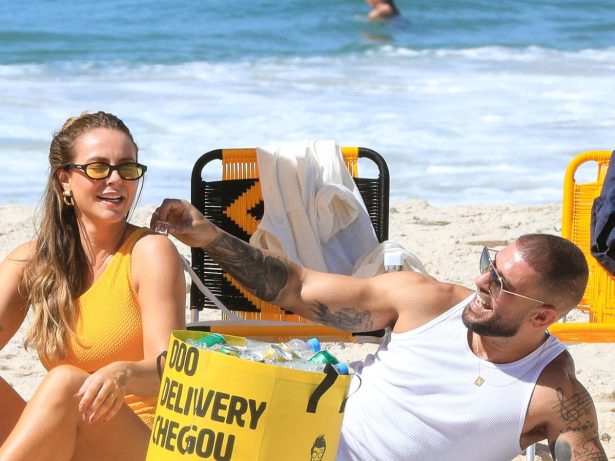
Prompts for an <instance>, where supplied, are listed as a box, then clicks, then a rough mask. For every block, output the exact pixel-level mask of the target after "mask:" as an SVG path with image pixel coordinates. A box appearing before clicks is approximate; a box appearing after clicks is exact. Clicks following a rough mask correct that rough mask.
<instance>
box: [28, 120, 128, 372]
mask: <svg viewBox="0 0 615 461" xmlns="http://www.w3.org/2000/svg"><path fill="white" fill-rule="evenodd" d="M94 128H109V129H114V130H119V131H121V132H123V133H125V134H126V135H127V136H128V137H129V138H130V140H131V141H132V143H133V144H134V146H135V149H136V150H137V151H138V148H137V145H136V143H135V142H134V139H133V137H132V135H131V133H130V130H129V129H128V127H127V126H126V125H125V124H124V122H122V120H120V119H119V118H118V117H116V116H115V115H112V114H108V113H105V112H97V113H94V114H89V113H84V114H81V115H79V116H78V117H72V118H70V119H68V120H67V121H66V123H64V125H63V126H62V128H61V129H60V130H59V131H57V132H56V133H54V136H53V139H52V141H51V146H50V147H49V166H50V169H49V177H48V179H47V186H46V189H45V194H44V196H43V210H42V216H41V220H40V224H39V227H38V230H37V240H36V248H35V251H34V254H33V255H32V257H31V259H30V260H29V261H28V262H27V264H26V269H25V276H24V286H23V288H24V294H25V295H26V297H27V300H28V304H29V305H31V306H32V309H33V311H34V317H33V321H32V324H31V325H30V328H29V330H28V332H27V333H26V340H25V345H26V346H33V347H34V348H35V349H36V350H37V351H38V353H39V355H40V356H41V357H42V358H44V359H46V360H48V361H49V360H53V359H62V358H64V357H66V352H67V350H68V345H69V342H70V339H71V338H72V337H74V335H75V325H76V322H77V318H78V314H79V312H78V310H77V304H76V301H75V300H76V299H77V298H78V297H79V296H80V295H81V294H82V293H83V291H84V283H85V280H86V274H88V271H89V266H88V260H87V257H86V254H85V251H84V249H83V246H82V244H81V237H80V234H79V226H78V223H77V218H76V216H75V209H74V206H70V205H67V204H65V203H64V201H63V196H62V192H63V190H62V186H61V184H60V180H59V178H58V171H59V170H61V169H63V168H65V167H66V165H67V164H68V163H71V162H72V160H73V159H74V157H75V153H74V151H73V146H74V144H75V141H76V140H77V138H79V137H80V136H81V135H82V134H84V133H86V132H87V131H89V130H91V129H94Z"/></svg>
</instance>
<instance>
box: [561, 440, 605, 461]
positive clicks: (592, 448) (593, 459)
mask: <svg viewBox="0 0 615 461" xmlns="http://www.w3.org/2000/svg"><path fill="white" fill-rule="evenodd" d="M597 442H598V440H597V439H592V440H586V441H585V442H584V443H583V444H582V446H581V447H580V448H574V449H573V448H572V447H571V446H570V444H569V443H568V442H562V441H557V442H555V445H554V446H553V447H552V449H551V453H552V455H553V459H554V460H555V461H571V460H574V461H608V460H607V457H606V454H605V453H604V451H602V450H600V449H599V448H598V447H600V444H599V443H598V444H597Z"/></svg>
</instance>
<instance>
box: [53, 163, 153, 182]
mask: <svg viewBox="0 0 615 461" xmlns="http://www.w3.org/2000/svg"><path fill="white" fill-rule="evenodd" d="M64 168H65V169H66V170H67V171H70V170H73V169H77V170H81V171H83V172H84V173H85V175H86V176H87V177H88V178H90V179H106V178H108V177H109V176H111V173H113V172H114V171H117V172H118V174H119V175H120V178H122V179H125V180H128V181H135V180H137V179H139V178H141V177H142V176H143V175H144V174H145V172H146V171H147V167H146V166H145V165H141V164H140V163H135V162H131V163H122V164H121V165H109V164H108V163H104V162H93V163H86V164H84V165H80V164H78V163H69V164H68V165H66V166H65V167H64Z"/></svg>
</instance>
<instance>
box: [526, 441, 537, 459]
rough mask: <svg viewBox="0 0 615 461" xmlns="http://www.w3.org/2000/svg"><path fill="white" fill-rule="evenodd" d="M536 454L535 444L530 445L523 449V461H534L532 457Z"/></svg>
mask: <svg viewBox="0 0 615 461" xmlns="http://www.w3.org/2000/svg"><path fill="white" fill-rule="evenodd" d="M535 454H536V444H534V445H530V446H529V447H527V448H526V449H525V461H534V455H535Z"/></svg>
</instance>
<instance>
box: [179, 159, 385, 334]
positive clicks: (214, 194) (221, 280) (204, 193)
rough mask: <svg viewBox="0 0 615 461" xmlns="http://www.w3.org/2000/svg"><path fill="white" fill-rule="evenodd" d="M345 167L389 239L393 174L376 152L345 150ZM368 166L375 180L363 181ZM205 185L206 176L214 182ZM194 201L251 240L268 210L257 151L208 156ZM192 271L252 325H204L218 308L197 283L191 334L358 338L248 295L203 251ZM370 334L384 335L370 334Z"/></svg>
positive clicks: (196, 170) (197, 252) (198, 167)
mask: <svg viewBox="0 0 615 461" xmlns="http://www.w3.org/2000/svg"><path fill="white" fill-rule="evenodd" d="M341 150H342V154H343V157H344V162H345V164H346V166H347V167H348V170H349V171H350V173H351V175H352V177H353V178H354V181H355V183H356V184H357V187H358V189H359V191H360V193H361V196H362V197H363V201H364V202H365V206H366V208H367V211H368V214H369V216H370V219H371V221H372V224H373V226H374V230H375V232H376V237H377V238H378V241H380V242H382V241H384V240H386V239H387V238H388V231H389V229H388V225H389V215H388V213H389V172H388V167H387V164H386V162H385V161H384V159H383V158H382V157H381V156H380V154H378V153H377V152H375V151H373V150H371V149H367V148H363V147H342V148H341ZM359 164H360V165H361V168H363V165H364V164H365V165H366V166H368V168H367V169H368V170H372V171H374V172H376V171H377V174H376V173H374V174H373V175H372V176H375V177H360V176H359V174H358V169H359ZM212 173H214V178H215V179H214V180H206V179H204V177H212ZM191 201H192V204H193V205H194V206H195V207H197V208H198V209H199V210H200V211H201V212H202V213H203V214H204V215H205V216H206V217H207V218H209V219H210V220H211V221H212V222H213V223H215V224H216V225H217V226H219V227H220V228H222V229H224V230H225V231H227V232H228V233H230V234H232V235H235V236H236V237H238V238H240V239H242V240H244V241H248V240H249V238H250V236H251V235H252V233H253V232H254V231H255V230H256V228H257V226H258V224H259V222H260V220H261V218H262V216H263V211H264V205H263V198H262V194H261V189H260V183H259V173H258V164H257V161H256V149H254V148H250V149H218V150H213V151H210V152H207V153H206V154H203V155H202V156H201V157H200V158H199V159H198V160H197V161H196V163H195V165H194V167H193V170H192V182H191ZM192 268H193V269H194V271H195V272H196V274H197V275H198V277H199V278H200V279H201V280H202V281H203V282H204V283H205V285H206V286H207V288H208V289H209V290H210V291H211V292H212V293H213V294H214V295H215V296H216V297H217V298H218V299H219V300H220V301H221V302H222V304H224V305H225V306H226V307H227V308H228V309H230V310H231V311H233V312H234V313H236V314H238V315H239V316H240V317H241V318H242V319H246V320H250V321H251V322H249V323H243V322H237V321H232V320H228V319H225V317H224V316H223V320H221V321H214V322H212V321H199V320H198V317H199V315H198V313H199V312H200V311H201V310H202V309H204V308H216V306H215V305H214V303H213V302H212V301H211V300H209V299H208V298H207V297H205V296H204V295H203V294H202V293H201V291H200V290H199V288H198V287H197V286H196V285H195V284H194V283H193V284H192V287H191V290H190V309H191V312H192V321H191V322H190V323H189V325H188V328H189V329H196V330H204V331H215V332H218V333H223V334H234V335H238V336H258V337H261V338H263V337H264V338H275V339H280V338H288V337H311V336H317V337H319V338H321V339H334V340H349V341H353V340H354V338H353V336H352V335H351V334H350V333H348V332H344V331H341V330H338V329H335V328H332V327H329V326H325V325H320V324H315V323H313V322H311V321H309V320H307V319H305V318H302V317H301V316H298V315H295V314H293V313H291V312H288V311H284V310H283V309H281V308H279V307H277V306H275V305H272V304H269V303H266V302H264V301H261V300H259V299H258V298H256V297H254V296H252V295H251V294H250V293H247V292H246V291H245V290H244V289H243V287H241V285H240V284H239V283H238V282H237V281H235V280H234V279H233V278H232V277H231V276H230V275H229V274H227V273H226V272H224V271H223V270H222V269H221V268H220V267H219V266H218V265H217V264H216V263H215V262H214V261H213V260H212V259H211V258H210V257H209V256H208V255H207V254H206V253H205V252H204V251H203V250H201V249H200V248H193V249H192ZM369 334H370V335H380V334H382V332H381V331H379V332H370V333H369Z"/></svg>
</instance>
